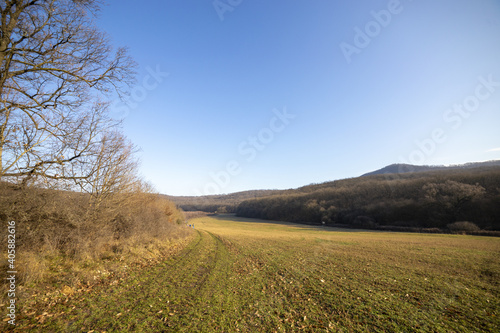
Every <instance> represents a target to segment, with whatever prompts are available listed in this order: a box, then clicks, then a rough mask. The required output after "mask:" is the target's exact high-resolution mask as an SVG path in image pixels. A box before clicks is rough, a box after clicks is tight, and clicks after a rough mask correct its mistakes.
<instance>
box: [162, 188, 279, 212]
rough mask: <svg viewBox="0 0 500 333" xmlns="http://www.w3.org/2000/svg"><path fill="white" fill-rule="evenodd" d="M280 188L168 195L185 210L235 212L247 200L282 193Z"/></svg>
mask: <svg viewBox="0 0 500 333" xmlns="http://www.w3.org/2000/svg"><path fill="white" fill-rule="evenodd" d="M280 192H281V191H280V190H250V191H242V192H235V193H230V194H218V195H205V196H167V195H166V197H167V198H168V199H169V200H171V201H173V202H174V203H175V204H177V205H178V206H179V207H180V208H182V209H183V210H185V211H204V212H215V211H219V212H221V211H222V212H228V213H234V212H235V211H236V207H237V206H238V205H239V204H240V203H241V202H242V201H245V200H250V199H258V198H262V197H267V196H271V195H275V194H278V193H280Z"/></svg>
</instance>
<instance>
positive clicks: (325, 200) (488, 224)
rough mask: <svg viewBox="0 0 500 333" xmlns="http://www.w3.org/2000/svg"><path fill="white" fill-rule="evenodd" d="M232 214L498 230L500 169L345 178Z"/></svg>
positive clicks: (264, 200) (266, 199)
mask: <svg viewBox="0 0 500 333" xmlns="http://www.w3.org/2000/svg"><path fill="white" fill-rule="evenodd" d="M236 213H237V215H239V216H244V217H253V218H261V219H270V220H281V221H289V222H299V223H311V224H323V223H324V224H326V225H349V226H353V227H363V228H378V227H383V226H398V227H407V228H446V226H447V225H449V224H451V223H454V222H458V221H469V222H471V223H475V224H477V225H478V226H479V227H481V228H482V229H490V230H493V229H494V230H500V168H498V167H492V168H481V169H474V170H453V171H451V170H448V171H433V172H423V173H414V174H405V175H393V176H390V175H378V176H369V177H360V178H355V179H346V180H341V181H336V182H330V183H325V184H318V185H312V186H308V187H304V188H300V189H297V190H294V191H284V192H282V194H278V195H274V196H271V197H263V198H259V199H254V200H246V201H243V202H242V203H241V204H240V205H239V206H238V208H237V210H236Z"/></svg>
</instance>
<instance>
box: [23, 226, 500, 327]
mask: <svg viewBox="0 0 500 333" xmlns="http://www.w3.org/2000/svg"><path fill="white" fill-rule="evenodd" d="M193 222H194V224H195V226H196V230H195V232H196V237H195V238H194V240H193V242H191V243H190V245H189V246H188V247H186V248H185V249H184V250H183V251H182V252H181V253H180V254H178V255H177V256H175V257H172V258H170V259H169V260H167V261H166V262H164V263H163V264H161V265H158V266H156V267H154V268H152V269H147V270H144V271H141V272H138V273H137V274H135V275H132V276H131V277H130V278H128V279H127V280H125V281H122V282H120V283H118V284H115V285H112V286H107V287H103V288H101V289H99V290H95V291H94V292H93V293H92V294H86V295H84V296H80V297H76V298H74V299H72V300H70V301H68V302H67V303H63V304H58V305H56V306H54V307H53V308H51V309H49V310H48V311H50V313H52V314H53V316H51V317H48V318H46V321H45V322H43V324H40V323H36V326H29V325H30V324H33V323H29V322H21V324H22V325H24V328H22V327H21V328H19V329H20V330H26V329H27V328H29V327H31V328H32V329H33V330H34V331H38V330H41V331H45V330H46V331H61V332H64V331H81V332H88V331H92V330H94V332H101V331H107V332H113V331H117V332H125V331H144V332H162V331H164V332H273V331H278V332H279V331H283V332H342V331H345V332H351V331H381V332H384V331H404V332H411V331H436V332H439V331H442V332H453V331H455V332H467V331H491V332H495V331H499V327H500V326H499V322H500V301H499V299H500V298H499V296H500V295H499V294H500V291H499V287H500V259H499V258H500V255H499V254H500V239H498V238H489V237H471V236H452V235H420V234H402V233H383V232H359V231H349V232H346V231H341V230H340V231H339V230H335V229H327V228H316V227H307V226H300V225H294V224H286V223H263V222H261V221H256V220H249V219H238V218H235V217H231V216H226V217H218V218H208V217H205V218H199V219H196V220H195V221H193Z"/></svg>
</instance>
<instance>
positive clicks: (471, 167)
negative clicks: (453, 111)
mask: <svg viewBox="0 0 500 333" xmlns="http://www.w3.org/2000/svg"><path fill="white" fill-rule="evenodd" d="M499 167H500V160H499V161H488V162H474V163H466V164H462V165H452V166H426V165H411V164H391V165H388V166H386V167H384V168H382V169H379V170H376V171H373V172H369V173H366V174H364V175H362V176H361V177H355V178H348V179H341V180H335V181H326V182H324V183H319V184H310V185H305V186H302V187H299V188H296V189H288V190H250V191H242V192H235V193H231V194H220V195H207V196H167V195H165V197H167V198H168V199H169V200H171V201H173V202H174V203H175V204H176V205H177V206H179V207H180V208H182V209H183V210H184V211H204V212H227V213H235V212H237V211H238V207H239V206H240V204H241V203H242V202H244V201H251V200H259V199H266V198H271V197H278V196H281V197H283V196H297V195H299V196H300V195H309V194H311V195H313V196H314V193H319V192H321V191H327V192H328V191H336V190H342V189H348V188H354V187H358V186H359V185H360V184H362V183H364V182H365V181H366V180H371V181H373V182H374V184H375V183H377V184H378V185H384V186H385V185H387V184H389V183H388V179H387V175H388V174H393V175H400V176H397V178H398V179H400V180H403V179H406V180H410V179H417V178H419V179H422V180H424V179H425V180H428V181H431V179H432V180H434V178H436V177H438V178H441V179H452V180H456V181H460V180H461V178H462V177H463V175H464V173H467V174H468V173H469V171H470V172H472V173H473V174H475V175H479V174H483V173H486V174H488V173H489V172H492V171H494V170H492V169H495V171H497V170H498V168H499ZM470 176H471V175H469V174H468V175H467V177H466V178H468V180H469V181H470V183H472V184H474V182H478V180H476V179H475V178H474V177H472V178H473V179H474V181H472V178H470ZM466 182H467V181H466ZM355 200H357V199H355Z"/></svg>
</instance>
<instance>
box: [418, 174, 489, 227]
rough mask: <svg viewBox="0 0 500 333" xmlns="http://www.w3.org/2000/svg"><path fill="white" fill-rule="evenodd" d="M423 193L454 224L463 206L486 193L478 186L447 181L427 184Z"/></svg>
mask: <svg viewBox="0 0 500 333" xmlns="http://www.w3.org/2000/svg"><path fill="white" fill-rule="evenodd" d="M422 189H423V191H424V193H425V197H426V199H427V200H428V202H430V203H432V204H435V205H437V206H438V207H439V208H441V209H442V210H443V211H444V212H445V216H447V219H448V221H444V222H443V223H445V222H447V223H451V222H456V221H457V220H458V219H459V218H460V215H461V214H462V211H463V210H464V208H465V206H466V205H467V204H468V203H469V202H470V201H472V200H473V199H475V198H478V197H481V196H483V195H484V194H485V193H486V190H485V189H484V187H482V186H481V185H479V184H476V185H470V184H464V183H459V182H456V181H453V180H447V181H446V182H444V183H429V184H426V185H424V186H423V188H422Z"/></svg>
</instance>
